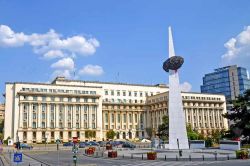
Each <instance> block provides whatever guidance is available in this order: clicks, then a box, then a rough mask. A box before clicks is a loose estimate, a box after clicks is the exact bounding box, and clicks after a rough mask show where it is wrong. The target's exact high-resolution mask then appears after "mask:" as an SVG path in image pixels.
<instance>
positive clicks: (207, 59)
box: [0, 0, 250, 100]
mask: <svg viewBox="0 0 250 166" xmlns="http://www.w3.org/2000/svg"><path fill="white" fill-rule="evenodd" d="M249 11H250V1H248V0H239V1H234V0H224V1H223V0H220V1H217V0H209V1H200V0H191V1H180V0H179V1H178V0H173V1H170V0H148V1H145V0H127V1H117V0H105V1H100V0H99V1H98V0H75V1H64V0H53V1H50V0H43V1H31V0H25V1H18V0H16V1H14V0H13V1H9V0H0V78H1V79H0V93H1V94H2V93H4V91H5V90H4V86H5V82H12V81H28V82H49V81H51V80H53V78H55V77H56V76H58V75H63V76H65V77H67V78H70V79H81V80H99V81H113V82H127V83H143V84H156V83H166V84H167V83H168V80H167V76H168V75H167V74H166V73H165V72H164V71H163V70H162V63H163V61H164V60H166V58H167V57H168V34H167V28H168V26H172V31H173V37H174V43H175V51H176V54H177V55H181V56H183V57H184V58H185V63H184V65H183V67H182V69H181V70H180V76H181V83H182V87H183V89H184V90H186V91H200V85H201V84H202V76H203V75H204V74H205V73H208V72H211V71H212V70H213V69H214V68H217V67H221V66H224V65H228V64H237V65H240V66H244V67H246V68H248V69H250V12H249ZM0 100H3V98H1V99H0Z"/></svg>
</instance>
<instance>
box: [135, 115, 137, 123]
mask: <svg viewBox="0 0 250 166" xmlns="http://www.w3.org/2000/svg"><path fill="white" fill-rule="evenodd" d="M135 123H137V114H135Z"/></svg>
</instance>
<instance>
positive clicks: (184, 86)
mask: <svg viewBox="0 0 250 166" xmlns="http://www.w3.org/2000/svg"><path fill="white" fill-rule="evenodd" d="M180 86H181V91H182V92H190V91H191V89H192V85H191V84H190V83H188V82H184V83H182V84H180Z"/></svg>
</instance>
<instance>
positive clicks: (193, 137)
mask: <svg viewBox="0 0 250 166" xmlns="http://www.w3.org/2000/svg"><path fill="white" fill-rule="evenodd" d="M199 135H200V134H199V133H198V132H197V131H196V130H193V129H192V127H191V124H187V136H188V139H189V140H198V139H199Z"/></svg>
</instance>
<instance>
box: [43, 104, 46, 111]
mask: <svg viewBox="0 0 250 166" xmlns="http://www.w3.org/2000/svg"><path fill="white" fill-rule="evenodd" d="M46 109H47V106H46V104H42V111H43V112H44V111H46Z"/></svg>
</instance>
